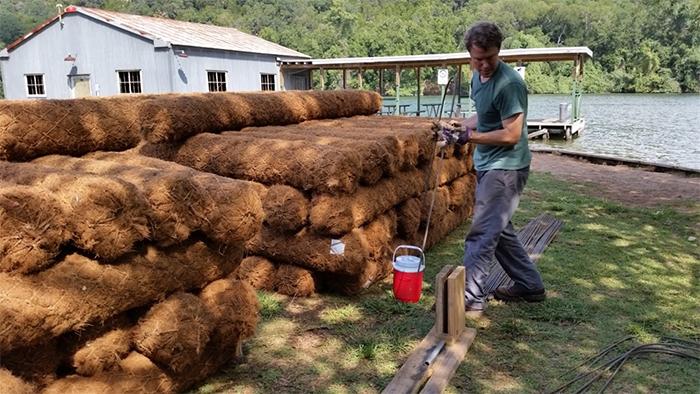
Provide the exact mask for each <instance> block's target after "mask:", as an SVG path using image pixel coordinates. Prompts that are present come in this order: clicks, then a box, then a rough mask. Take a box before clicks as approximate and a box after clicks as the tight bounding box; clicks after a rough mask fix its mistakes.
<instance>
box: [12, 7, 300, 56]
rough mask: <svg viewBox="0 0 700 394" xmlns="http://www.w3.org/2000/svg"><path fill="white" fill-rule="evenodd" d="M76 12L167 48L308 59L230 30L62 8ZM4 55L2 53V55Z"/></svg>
mask: <svg viewBox="0 0 700 394" xmlns="http://www.w3.org/2000/svg"><path fill="white" fill-rule="evenodd" d="M71 12H78V13H80V14H83V15H86V16H88V17H91V18H94V19H98V20H101V21H103V22H105V23H109V24H110V25H112V26H115V27H117V28H120V29H123V30H127V31H130V32H132V33H135V34H139V35H142V36H144V37H147V38H149V39H152V40H153V41H154V44H156V43H157V41H164V42H166V43H170V45H171V46H172V45H175V46H183V47H195V48H208V49H218V50H222V51H235V52H247V53H259V54H264V55H273V56H286V57H291V58H297V59H298V58H304V59H309V58H310V56H308V55H305V54H303V53H301V52H297V51H295V50H293V49H289V48H287V47H284V46H282V45H278V44H275V43H274V42H270V41H267V40H264V39H262V38H260V37H256V36H253V35H250V34H247V33H243V32H242V31H240V30H238V29H235V28H233V27H222V26H214V25H205V24H201V23H192V22H183V21H176V20H172V19H163V18H153V17H149V16H141V15H131V14H124V13H121V12H113V11H105V10H99V9H96V8H88V7H75V6H69V7H66V11H65V13H71ZM57 18H58V15H56V16H54V17H52V18H51V19H49V20H48V21H46V22H44V23H43V24H42V25H40V26H38V27H37V28H36V29H34V30H32V31H31V32H30V33H27V34H25V35H24V36H22V37H21V38H20V39H18V40H17V41H15V42H13V43H12V44H10V45H8V46H7V48H6V50H11V49H12V48H14V47H15V46H17V45H19V44H20V43H21V42H22V41H24V40H26V39H27V38H29V37H30V36H31V35H33V34H36V33H37V32H38V31H40V30H42V29H43V28H44V27H46V26H48V25H49V24H50V23H51V22H53V21H55V20H56V19H57ZM3 52H4V51H3Z"/></svg>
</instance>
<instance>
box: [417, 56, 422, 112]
mask: <svg viewBox="0 0 700 394" xmlns="http://www.w3.org/2000/svg"><path fill="white" fill-rule="evenodd" d="M416 81H418V91H417V92H416V116H420V112H418V111H420V94H421V90H423V84H422V83H421V80H420V67H416Z"/></svg>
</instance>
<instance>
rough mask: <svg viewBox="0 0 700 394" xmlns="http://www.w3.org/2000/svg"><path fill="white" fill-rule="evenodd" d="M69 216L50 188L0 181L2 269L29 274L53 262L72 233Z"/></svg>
mask: <svg viewBox="0 0 700 394" xmlns="http://www.w3.org/2000/svg"><path fill="white" fill-rule="evenodd" d="M66 216H67V215H66V211H65V210H64V208H63V205H62V204H61V203H60V202H59V201H58V200H57V199H56V198H55V196H53V195H52V194H51V193H50V192H49V191H48V190H46V189H43V188H40V187H34V186H21V185H13V184H10V183H7V182H2V181H0V229H2V231H0V272H15V273H18V274H27V273H31V272H36V271H40V270H42V269H44V268H46V267H48V266H49V265H51V264H52V263H53V260H54V258H55V257H56V256H57V255H58V253H59V250H60V247H61V245H62V244H64V243H66V242H68V239H69V237H70V234H69V233H68V231H66V222H67V217H66Z"/></svg>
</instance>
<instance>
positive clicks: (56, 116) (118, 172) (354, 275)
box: [0, 91, 474, 393]
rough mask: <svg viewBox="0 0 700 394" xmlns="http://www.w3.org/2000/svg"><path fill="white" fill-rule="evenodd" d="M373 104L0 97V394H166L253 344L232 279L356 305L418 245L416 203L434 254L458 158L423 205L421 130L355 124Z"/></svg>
mask: <svg viewBox="0 0 700 394" xmlns="http://www.w3.org/2000/svg"><path fill="white" fill-rule="evenodd" d="M380 107H381V98H380V97H379V96H378V95H376V94H374V93H371V92H361V91H333V92H278V93H271V94H268V93H225V94H224V93H215V94H188V95H171V94H168V95H151V96H145V95H144V96H128V97H126V96H125V97H114V98H103V99H81V100H44V101H31V102H28V101H22V102H18V101H0V230H1V232H0V271H1V272H0V315H1V316H2V317H3V318H2V321H0V349H2V358H1V359H0V392H18V393H20V392H37V391H42V392H45V393H63V392H74V393H91V392H138V393H146V392H148V393H151V392H163V393H165V392H181V391H183V390H186V388H187V387H189V386H191V385H192V384H193V383H194V382H196V381H198V380H201V379H203V378H204V377H206V376H208V375H209V374H211V373H213V371H215V370H216V369H217V368H218V367H219V366H220V365H222V364H223V363H224V362H226V361H227V360H228V359H229V358H230V357H231V356H232V355H233V354H234V353H235V352H236V351H237V350H240V348H239V346H240V343H241V340H243V339H245V338H247V337H249V336H251V335H252V334H253V332H254V329H255V324H256V322H257V312H258V309H259V306H258V303H257V298H256V297H255V293H254V291H253V290H252V287H251V286H250V284H253V285H254V286H256V287H258V288H265V289H270V290H277V291H280V292H283V293H286V294H295V295H308V294H311V293H313V292H315V291H319V290H323V289H327V290H331V291H337V292H343V293H346V294H355V293H357V292H359V291H361V290H362V289H364V288H366V287H367V286H369V285H370V284H371V283H373V282H376V281H377V280H379V279H381V278H383V277H386V275H387V274H388V273H389V272H390V270H391V261H390V259H391V252H392V251H393V247H394V246H395V245H397V244H413V245H418V246H420V245H421V243H422V241H423V231H424V230H425V225H426V216H427V215H426V213H427V208H428V205H429V203H430V201H431V198H432V193H435V205H434V210H433V213H432V218H431V225H430V234H429V238H428V241H427V246H428V247H430V246H431V245H433V244H434V243H435V242H437V241H438V240H439V239H440V238H441V237H442V236H444V234H445V233H447V232H448V231H449V230H451V229H452V228H454V227H455V226H456V225H457V224H458V223H459V222H461V221H462V220H463V219H464V218H465V217H466V216H468V215H469V213H470V212H471V209H472V202H471V196H472V194H473V191H472V188H473V187H474V176H473V171H472V167H471V152H470V151H469V148H463V149H459V150H457V151H452V149H448V151H447V152H446V156H445V159H444V161H443V162H442V166H441V169H442V170H441V173H440V180H439V183H440V187H438V188H437V189H436V190H431V191H429V192H428V193H427V194H425V193H424V192H425V186H426V184H427V183H426V182H427V179H426V177H427V176H428V174H429V173H432V175H431V176H432V178H431V182H430V183H431V184H433V185H434V181H435V178H434V177H435V170H436V169H437V166H438V162H439V160H438V158H437V157H434V156H433V155H434V154H435V153H436V151H435V150H434V149H435V148H434V137H433V135H432V133H431V132H430V120H426V119H420V118H403V117H378V116H366V115H369V114H373V113H375V112H376V111H377V110H378V109H379V108H380ZM330 119H333V120H330ZM282 125H287V126H284V127H280V126H282ZM125 150H129V151H126V152H125ZM66 155H68V156H66ZM163 159H164V160H163ZM30 160H33V161H32V162H29V161H30ZM177 163H179V164H177ZM431 166H432V167H431ZM430 169H432V172H431V171H430ZM431 188H432V187H431ZM263 221H264V223H263ZM244 257H245V258H244Z"/></svg>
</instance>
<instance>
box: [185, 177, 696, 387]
mask: <svg viewBox="0 0 700 394" xmlns="http://www.w3.org/2000/svg"><path fill="white" fill-rule="evenodd" d="M573 190H574V189H573V188H572V187H571V186H570V185H568V184H566V183H563V182H560V181H557V180H556V179H554V178H553V177H551V176H549V175H546V174H533V176H532V177H531V180H530V182H529V184H528V187H527V188H526V193H525V195H524V196H523V201H522V203H521V206H520V209H519V210H518V212H517V213H516V216H515V217H514V223H515V225H516V228H518V229H519V228H522V227H523V226H524V225H525V224H526V223H527V222H528V221H529V220H532V219H534V218H536V217H537V216H539V215H541V214H549V215H550V216H553V217H555V218H557V219H559V220H563V221H564V222H565V225H564V227H563V228H562V230H561V231H560V233H559V234H558V236H557V237H556V238H555V239H554V241H553V242H552V244H550V246H549V247H548V248H547V250H546V251H545V253H544V255H543V256H542V257H541V258H540V260H539V261H538V267H539V269H540V271H541V273H542V275H543V277H544V280H545V283H546V285H547V291H548V299H547V300H546V301H544V302H542V303H534V304H530V303H522V304H521V303H514V304H504V303H500V302H497V301H491V302H490V303H489V305H488V309H487V311H486V314H485V316H484V317H483V318H478V319H471V318H469V319H468V320H467V322H466V323H467V325H468V326H471V327H475V328H477V330H478V333H477V336H476V339H475V342H474V343H473V345H472V347H471V348H470V350H469V353H468V354H467V356H466V358H465V360H464V362H463V363H462V364H461V365H460V367H459V369H458V371H457V373H456V374H455V376H454V377H453V378H452V380H451V381H450V384H449V386H448V388H447V390H446V392H447V393H463V392H470V393H542V392H547V389H551V388H553V387H556V386H557V385H558V384H559V383H562V381H561V380H560V379H558V376H559V375H560V374H562V373H564V372H565V371H567V370H568V369H570V368H571V367H574V366H576V365H578V364H579V363H581V362H583V361H584V360H586V359H588V358H589V357H591V356H592V355H594V354H596V353H598V352H599V351H601V350H602V349H604V348H605V347H607V346H608V345H610V344H611V343H613V342H615V341H616V340H618V339H621V338H623V337H626V336H628V335H630V334H633V335H637V336H639V337H641V338H642V339H643V340H644V341H648V342H653V341H654V340H655V339H656V338H657V337H658V336H662V335H664V336H674V337H681V338H685V339H693V340H698V339H700V310H699V307H698V305H700V245H698V241H689V240H688V239H689V237H690V236H694V237H696V238H700V236H699V235H698V231H699V228H700V205H698V204H695V206H691V207H690V209H689V210H688V212H686V213H677V212H676V211H674V210H673V209H670V208H664V207H660V208H659V209H655V210H647V209H632V208H627V207H623V206H620V205H617V204H612V203H609V202H606V201H601V200H597V199H593V198H589V197H585V196H584V195H582V194H580V191H573ZM468 225H469V223H468V222H466V223H463V224H462V225H461V226H460V227H459V228H457V229H456V230H455V231H454V232H452V233H451V234H449V235H448V236H447V237H446V238H445V239H443V241H442V242H440V243H439V244H438V245H436V246H435V247H434V248H432V249H431V250H430V251H428V252H427V254H426V259H427V267H426V271H425V273H424V286H423V293H422V297H421V300H420V301H419V302H418V303H417V304H403V303H401V302H398V301H396V300H394V298H393V295H392V289H391V278H389V279H387V280H384V281H382V282H380V283H378V284H376V285H374V286H372V287H371V288H370V289H368V290H367V291H365V292H364V293H363V294H361V295H359V296H356V297H338V296H333V295H319V296H314V297H310V298H307V299H293V298H290V297H285V296H280V295H277V294H269V293H260V300H261V304H262V310H261V316H262V320H261V323H260V324H259V326H258V331H257V333H256V335H255V337H254V338H252V339H251V340H250V341H249V342H248V343H247V345H246V347H245V357H244V358H242V359H240V360H237V361H236V362H234V363H232V364H231V365H230V366H229V368H228V369H227V370H225V371H223V373H222V374H221V375H219V376H216V377H214V378H212V379H210V380H209V381H208V382H206V383H205V384H204V385H203V386H201V387H200V388H199V389H198V391H197V393H202V394H203V393H339V394H340V393H377V392H381V390H382V389H383V388H384V387H385V386H386V385H387V384H388V383H389V381H391V379H392V378H393V376H394V375H395V374H396V372H397V371H398V369H399V368H400V367H401V365H402V363H403V362H404V361H405V360H406V359H407V358H408V356H409V355H410V354H411V352H412V351H413V349H415V347H416V346H417V345H418V343H419V342H420V340H421V339H422V338H423V337H424V336H425V335H426V334H427V333H428V331H429V330H430V328H431V327H432V326H433V324H434V314H433V313H432V312H430V311H429V309H430V306H431V305H432V304H433V302H434V295H433V284H432V280H433V279H434V278H435V275H436V274H437V273H438V271H439V270H440V269H442V267H444V266H445V265H447V264H453V265H455V264H460V262H461V260H462V254H463V244H462V242H463V237H464V234H465V233H466V231H467V229H468ZM698 371H700V368H698V365H697V362H695V363H693V361H689V360H676V359H673V360H669V359H663V358H659V359H655V358H644V359H642V360H638V361H635V362H629V363H628V364H627V365H626V366H625V368H624V370H623V372H622V373H620V374H619V375H618V376H617V377H616V379H615V381H614V382H613V385H612V387H609V392H649V393H651V392H673V393H693V394H696V393H697V385H695V387H693V385H692V384H688V383H689V382H698V381H700V376H699V373H700V372H698Z"/></svg>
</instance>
